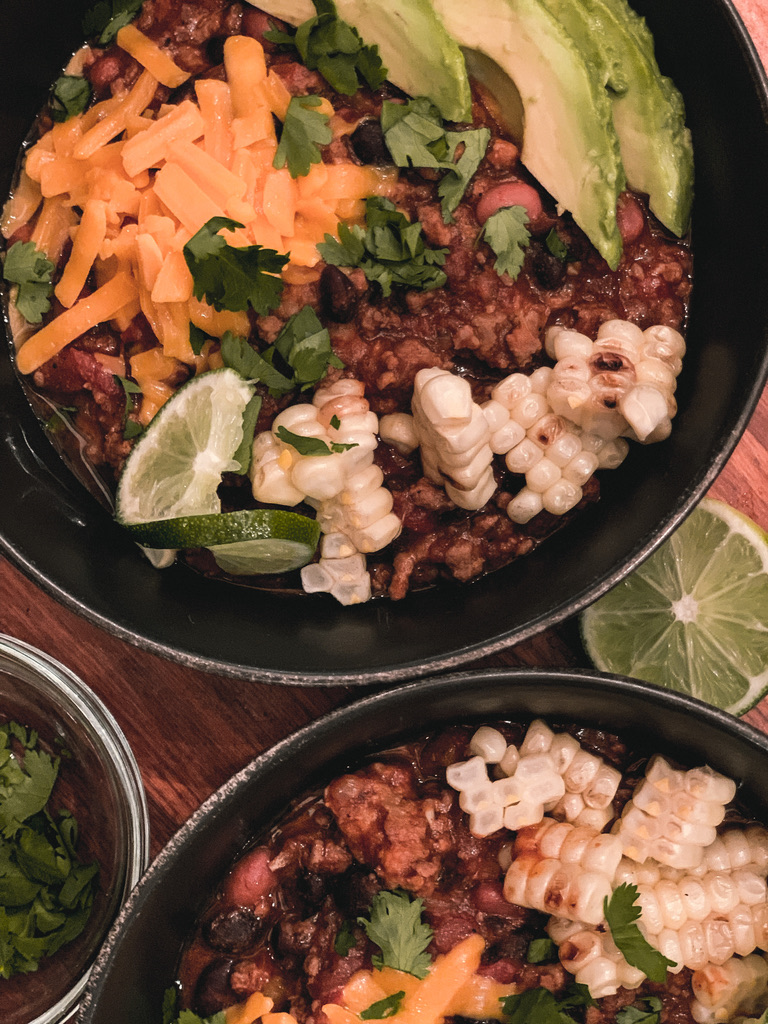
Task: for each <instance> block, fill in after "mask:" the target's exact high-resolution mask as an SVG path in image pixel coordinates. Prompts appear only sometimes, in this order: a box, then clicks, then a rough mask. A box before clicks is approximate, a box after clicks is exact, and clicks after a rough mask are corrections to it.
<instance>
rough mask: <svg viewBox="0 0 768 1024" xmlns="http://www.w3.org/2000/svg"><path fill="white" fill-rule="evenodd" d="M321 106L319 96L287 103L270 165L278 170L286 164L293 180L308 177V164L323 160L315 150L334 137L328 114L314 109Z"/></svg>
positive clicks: (297, 97)
mask: <svg viewBox="0 0 768 1024" xmlns="http://www.w3.org/2000/svg"><path fill="white" fill-rule="evenodd" d="M321 103H322V98H321V97H320V96H293V97H291V102H290V103H289V104H288V111H287V113H286V115H285V121H284V122H283V131H282V134H281V135H280V145H279V146H278V147H277V152H276V153H275V159H274V161H273V163H272V166H273V167H276V168H277V169H278V170H280V168H282V167H285V165H286V164H288V171H289V173H290V175H291V177H292V178H299V177H303V176H304V175H306V174H309V166H310V164H319V163H320V161H321V160H322V155H321V153H320V150H319V148H318V147H319V146H325V145H327V144H328V143H329V142H330V141H331V139H332V138H333V132H332V131H331V129H330V126H329V124H328V115H327V114H324V113H322V112H321V111H320V110H314V109H313V107H319V106H320V104H321Z"/></svg>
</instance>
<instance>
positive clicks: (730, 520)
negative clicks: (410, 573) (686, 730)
mask: <svg viewBox="0 0 768 1024" xmlns="http://www.w3.org/2000/svg"><path fill="white" fill-rule="evenodd" d="M581 630H582V638H583V640H584V646H585V648H586V650H587V653H588V654H589V656H590V658H591V659H592V661H593V662H594V664H595V665H596V667H597V668H599V669H603V670H605V671H609V672H617V673H620V674H622V675H628V676H634V677H636V678H638V679H643V680H646V681H647V682H650V683H657V684H659V685H661V686H666V687H668V688H669V689H671V690H678V691H680V692H682V693H687V694H690V695H692V696H693V697H698V698H699V700H703V701H706V702H707V703H709V704H713V705H715V707H718V708H722V709H723V710H725V711H729V712H730V713H731V714H734V715H743V714H744V713H745V712H746V711H749V709H750V708H751V707H754V705H755V704H757V702H758V701H759V700H760V699H761V698H762V697H763V696H764V695H765V693H766V692H768V536H767V535H766V534H765V533H764V532H763V531H762V530H761V529H760V527H759V526H757V524H756V523H753V522H752V520H751V519H748V518H747V517H746V516H744V515H742V514H741V513H740V512H737V511H736V510H735V509H733V508H731V507H730V505H726V504H724V503H723V502H720V501H714V500H712V499H710V498H705V499H704V501H702V502H701V504H700V505H699V506H698V507H697V508H696V509H694V511H693V512H692V513H691V515H690V516H689V517H688V519H687V520H686V521H685V522H684V523H683V525H682V526H681V527H680V528H679V529H678V530H677V531H676V533H674V534H673V535H672V536H671V537H670V538H669V540H668V541H666V543H665V544H663V545H662V547H660V548H659V549H658V551H656V552H655V553H654V554H653V555H651V557H650V558H649V559H648V560H647V561H646V562H644V563H643V564H642V565H641V566H640V567H639V569H637V570H636V571H635V572H634V573H632V574H631V575H630V576H628V577H627V578H626V579H625V580H623V581H622V582H621V583H619V584H618V585H617V586H616V587H614V588H613V590H611V591H609V592H608V593H607V594H606V595H605V596H604V597H602V598H601V599H600V600H599V601H596V602H595V604H593V605H592V606H591V607H590V608H587V610H586V611H585V612H584V613H583V614H582V617H581Z"/></svg>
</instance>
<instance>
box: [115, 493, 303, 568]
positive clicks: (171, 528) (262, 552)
mask: <svg viewBox="0 0 768 1024" xmlns="http://www.w3.org/2000/svg"><path fill="white" fill-rule="evenodd" d="M126 530H127V531H128V532H129V533H130V535H131V537H132V538H133V539H134V540H135V541H136V542H137V543H138V544H141V545H142V546H143V547H146V548H152V549H155V548H209V549H210V550H211V551H212V552H213V557H214V558H215V559H216V562H217V564H218V565H219V568H221V569H223V570H224V572H228V573H232V574H233V575H235V576H255V575H260V574H262V573H279V572H290V571H291V570H292V569H299V568H300V567H301V566H302V565H306V564H307V562H309V561H311V559H312V556H313V555H314V553H315V548H316V547H317V542H318V540H319V539H320V524H319V523H318V522H317V521H316V520H314V519H310V518H309V517H308V516H302V515H299V513H298V512H286V511H285V510H284V509H279V508H277V509H266V508H257V509H248V510H244V511H241V512H220V513H214V514H212V515H201V516H181V517H179V518H177V519H160V520H157V521H155V522H152V523H135V524H132V525H126Z"/></svg>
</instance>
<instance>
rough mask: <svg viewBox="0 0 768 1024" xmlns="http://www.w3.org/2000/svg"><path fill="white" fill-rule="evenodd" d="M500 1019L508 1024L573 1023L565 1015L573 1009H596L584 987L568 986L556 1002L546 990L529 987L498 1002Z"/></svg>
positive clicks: (595, 1004) (572, 1019) (569, 1016)
mask: <svg viewBox="0 0 768 1024" xmlns="http://www.w3.org/2000/svg"><path fill="white" fill-rule="evenodd" d="M500 1002H501V1007H502V1013H503V1014H504V1020H505V1021H509V1022H510V1024H575V1021H574V1018H573V1017H572V1016H571V1015H570V1014H569V1013H567V1011H568V1010H569V1009H572V1008H573V1007H577V1006H597V1003H596V1002H595V1000H594V999H593V998H592V996H591V995H590V994H589V989H588V988H587V986H586V985H578V984H573V985H569V986H568V988H567V989H566V992H565V994H564V995H563V997H562V998H560V999H558V998H557V996H555V995H554V994H553V993H552V992H550V990H549V989H548V988H529V989H526V991H525V992H520V993H519V994H518V995H514V996H504V997H503V998H502V999H501V1000H500Z"/></svg>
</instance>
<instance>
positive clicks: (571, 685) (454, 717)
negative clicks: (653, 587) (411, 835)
mask: <svg viewBox="0 0 768 1024" xmlns="http://www.w3.org/2000/svg"><path fill="white" fill-rule="evenodd" d="M538 716H543V717H549V718H550V719H553V718H554V719H556V720H557V721H574V722H578V723H582V724H584V725H593V726H597V727H601V728H604V729H607V730H609V731H616V732H623V733H624V734H625V735H631V738H632V742H633V745H637V747H638V748H645V749H649V750H652V751H658V752H661V753H665V752H666V753H667V754H668V756H671V757H673V758H675V759H676V760H678V761H679V762H680V763H681V764H684V765H689V766H691V767H693V766H696V765H701V764H705V763H706V764H709V765H711V766H712V767H713V768H715V769H717V770H719V771H721V772H723V773H724V774H726V775H728V776H729V777H731V778H734V779H737V780H739V781H740V783H741V786H740V799H742V800H743V801H744V802H745V804H746V806H747V807H748V808H749V810H750V811H751V812H752V813H753V814H754V815H755V816H756V817H758V818H762V820H766V813H768V737H766V736H765V735H763V734H762V733H759V732H758V731H757V730H755V729H753V728H751V727H750V726H748V725H745V724H744V723H743V722H739V721H738V719H735V718H733V717H732V716H730V715H727V714H725V713H724V712H722V711H718V710H716V709H714V708H712V707H710V706H709V705H705V704H703V703H701V702H699V701H696V700H692V699H691V698H688V697H683V696H681V695H679V694H675V693H670V692H669V691H667V690H662V689H659V688H657V687H652V686H649V685H647V684H644V683H639V682H637V681H635V680H631V679H626V678H623V677H618V676H606V675H600V674H598V673H593V672H581V673H575V672H550V671H546V672H545V671H523V670H518V671H487V672H477V673H457V674H455V675H451V676H447V677H444V678H442V679H432V680H422V681H420V682H417V683H410V684H408V685H406V686H402V687H399V688H397V689H395V690H390V691H388V692H379V693H377V694H376V695H374V696H372V697H368V698H366V699H364V700H361V701H359V702H357V703H355V704H352V705H350V706H349V707H346V708H342V709H341V710H339V711H335V712H333V713H332V714H330V715H328V716H326V717H325V718H321V719H319V720H318V721H316V722H313V723H312V724H311V725H309V726H307V727H306V728H304V729H302V730H301V731H300V732H297V733H295V734H294V735H293V736H291V737H289V738H288V739H286V740H283V741H282V742H281V743H278V744H277V746H275V747H273V748H272V749H271V750H270V751H267V752H266V753H265V754H262V755H261V757H259V758H257V759H256V760H255V761H253V762H252V763H251V764H250V765H249V766H248V767H246V768H244V769H243V770H242V771H241V772H240V773H239V774H237V775H235V776H234V777H233V778H232V779H231V780H230V781H229V782H228V783H226V784H225V785H224V786H222V788H221V789H220V790H218V792H216V793H214V795H213V796H211V797H210V798H209V799H208V800H207V801H206V802H205V803H204V804H203V806H202V807H201V808H200V809H199V810H198V811H197V812H196V813H195V814H194V815H193V816H192V817H191V818H190V820H189V821H188V822H187V823H186V825H184V826H183V827H182V828H181V829H180V830H179V832H178V833H177V834H176V835H175V836H174V838H173V839H172V840H171V841H170V843H169V844H168V845H167V846H166V847H165V849H164V850H163V851H162V853H161V854H160V855H159V857H158V858H157V859H156V860H155V862H154V863H153V864H152V866H151V867H150V868H149V871H148V872H147V873H146V874H145V876H144V878H143V879H142V880H141V881H140V882H139V885H138V886H137V888H136V889H135V890H134V892H133V893H132V895H131V897H130V898H129V900H128V903H127V905H126V907H125V909H124V911H123V913H122V914H121V916H120V918H119V920H118V922H117V923H116V925H115V926H114V928H113V929H112V932H111V933H110V935H109V937H108V939H107V942H106V944H105V946H104V948H103V949H102V952H101V954H100V956H99V959H98V961H97V963H96V966H95V968H94V970H93V974H92V975H91V982H90V985H89V987H88V990H87V991H86V995H85V998H84V1000H83V1003H82V1007H81V1012H80V1016H79V1018H78V1024H156V1021H157V1020H158V1015H159V1007H160V1006H161V1004H162V996H163V991H164V988H165V987H167V986H169V985H170V984H172V982H173V979H174V969H175V967H176V963H177V958H178V955H179V951H180V949H181V947H182V944H183V942H184V939H185V937H187V936H188V935H189V933H190V930H191V928H192V926H193V923H194V920H195V917H196V915H197V913H198V912H199V911H200V909H201V907H202V905H203V904H204V902H205V900H206V898H207V895H208V894H209V893H210V892H211V891H212V890H213V889H214V888H215V887H216V886H217V884H218V883H219V882H220V880H221V879H222V878H223V877H224V875H225V873H226V871H227V869H228V867H229V866H230V864H231V862H232V861H233V860H234V858H235V857H236V855H237V854H238V853H239V852H240V851H241V850H242V848H243V846H244V845H245V844H246V842H247V841H248V839H249V838H251V837H255V836H257V835H258V833H259V832H260V831H261V830H262V829H263V828H264V827H265V826H267V825H268V824H269V823H270V821H271V820H272V819H273V818H274V816H275V815H277V814H278V813H279V812H280V811H281V810H282V809H283V808H284V807H285V806H286V805H287V804H288V802H289V801H290V800H292V799H293V798H294V797H297V796H299V795H300V794H301V793H302V792H304V791H305V790H307V789H310V788H312V787H313V786H317V785H321V784H323V783H324V782H325V781H328V780H329V779H330V778H332V777H333V776H334V774H335V773H338V772H339V771H341V770H344V769H345V768H346V767H347V766H348V765H354V764H355V763H357V762H358V760H359V759H360V757H361V756H363V755H365V754H369V753H371V751H372V750H376V749H378V748H380V747H382V748H383V747H386V746H387V745H388V744H389V743H390V742H391V741H395V740H398V739H402V738H405V737H407V736H409V735H419V734H420V733H424V732H426V731H427V730H428V729H429V728H431V727H433V726H436V725H445V724H448V723H451V722H471V721H477V720H482V721H486V722H493V721H498V720H500V719H503V718H509V719H515V718H519V719H521V720H528V719H530V718H533V717H538Z"/></svg>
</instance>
